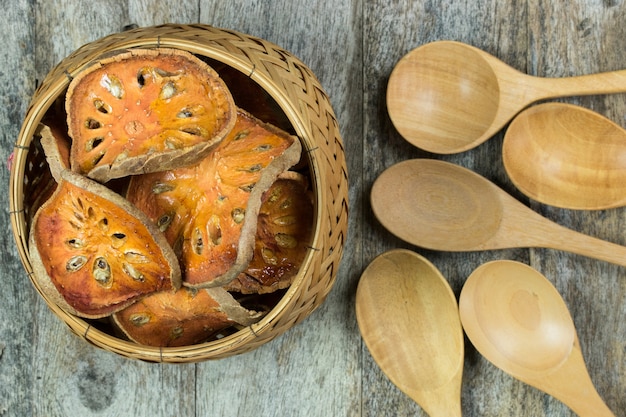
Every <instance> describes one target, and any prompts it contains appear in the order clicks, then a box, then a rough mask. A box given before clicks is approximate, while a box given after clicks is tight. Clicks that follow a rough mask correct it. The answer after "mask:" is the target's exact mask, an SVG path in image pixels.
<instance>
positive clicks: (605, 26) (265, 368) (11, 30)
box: [0, 0, 626, 417]
mask: <svg viewBox="0 0 626 417" xmlns="http://www.w3.org/2000/svg"><path fill="white" fill-rule="evenodd" d="M624 3H625V2H624V1H623V0H574V1H571V2H567V5H565V4H566V2H558V1H557V2H555V1H552V0H508V1H502V0H472V1H453V0H428V1H426V0H413V1H411V0H394V1H389V0H367V1H365V0H352V1H342V0H337V1H332V2H322V1H319V2H315V1H310V0H309V1H303V0H282V1H270V0H254V1H243V0H230V1H217V0H210V1H209V0H202V1H200V0H195V1H185V0H177V1H169V0H167V1H166V0H100V1H93V2H85V1H80V0H39V1H34V0H8V1H5V2H4V3H3V12H2V13H1V14H0V27H2V28H3V29H2V37H3V41H2V44H1V46H0V52H1V55H0V89H1V91H2V94H0V100H1V102H2V105H0V126H1V132H2V136H1V140H2V146H1V147H0V159H2V160H3V161H6V160H7V158H9V155H10V154H11V152H12V149H13V145H14V143H15V141H16V138H17V136H18V132H19V128H20V125H21V122H22V119H23V117H24V114H25V111H26V108H27V105H28V102H29V98H30V97H31V95H32V94H33V92H34V89H35V87H36V85H37V83H38V80H39V81H40V80H42V79H43V78H44V77H45V75H46V74H47V72H48V71H49V70H51V68H52V67H53V66H54V65H55V64H57V63H58V62H59V61H60V60H61V59H62V58H64V57H65V56H67V55H68V54H69V53H71V52H72V51H73V50H75V49H76V48H78V47H80V46H81V45H83V44H85V43H87V42H90V41H92V40H95V39H98V38H101V37H103V36H106V35H108V34H111V33H114V32H119V31H121V30H122V29H123V28H124V27H125V26H127V25H131V24H136V25H139V26H151V25H155V24H160V23H166V22H178V23H205V24H210V25H213V26H217V27H223V28H229V29H234V30H238V31H241V32H244V33H248V34H251V35H255V36H259V37H262V38H265V39H267V40H269V41H272V42H274V43H276V44H278V45H280V46H282V47H283V48H285V49H287V50H289V51H291V52H292V53H293V54H294V55H296V56H297V57H299V58H300V59H301V60H302V61H303V62H304V63H306V64H307V65H308V66H309V67H310V68H311V69H312V70H313V72H314V73H315V74H316V75H317V76H318V78H319V79H320V81H321V83H322V85H323V86H324V88H325V89H326V91H327V92H328V94H329V96H330V98H331V101H332V103H333V106H334V109H335V112H336V114H337V117H338V120H339V125H340V129H341V133H342V136H343V140H344V144H345V153H346V157H347V161H348V169H349V179H350V191H349V192H350V221H349V235H348V238H347V240H346V245H345V252H344V257H343V260H342V263H341V268H340V270H339V272H338V277H337V281H336V284H335V286H334V287H333V290H332V291H331V293H330V295H329V296H328V298H327V299H326V301H325V303H324V304H323V305H322V306H321V307H320V308H319V309H318V310H316V311H315V312H314V313H313V314H312V315H311V316H309V317H308V318H307V319H306V320H305V321H304V322H302V323H301V324H299V325H297V326H296V327H294V328H292V329H290V330H289V331H287V332H286V333H285V334H283V335H282V336H280V337H278V338H277V339H275V340H274V341H272V342H270V343H268V344H266V345H263V346H262V347H260V348H259V349H257V350H255V351H253V352H250V353H247V354H244V355H240V356H236V357H232V358H227V359H223V360H219V361H209V362H202V363H196V364H181V365H172V364H153V363H144V362H140V361H136V360H129V359H126V358H122V357H120V356H117V355H115V354H113V353H109V352H106V351H103V350H101V349H98V348H95V347H92V346H91V345H89V344H87V343H85V342H84V341H82V340H81V339H79V338H78V337H75V336H74V335H72V334H71V333H70V331H69V330H68V329H67V327H66V326H65V325H64V324H62V323H61V321H60V320H59V319H57V318H56V316H54V315H53V314H52V313H51V311H50V310H49V309H48V307H47V306H46V305H45V303H44V302H43V301H42V300H41V299H40V298H39V296H38V295H37V294H36V292H35V290H34V288H33V287H32V285H31V284H30V282H29V280H28V277H27V275H26V274H25V272H24V269H23V267H22V265H21V263H20V261H19V257H18V254H17V250H16V245H15V242H14V239H13V236H12V233H11V228H10V216H9V213H8V209H5V210H4V211H3V212H2V215H1V216H0V220H1V221H2V226H3V230H5V232H4V233H2V235H1V236H0V239H2V246H3V247H4V248H5V249H4V250H3V251H2V253H1V255H0V260H1V261H0V313H1V314H2V320H0V417H7V416H19V417H22V416H46V417H54V416H70V417H74V416H84V417H89V416H135V417H139V416H172V417H175V416H177V417H181V416H291V417H294V416H303V417H316V416H319V417H330V416H333V417H336V416H422V415H425V413H424V412H423V411H422V410H421V409H420V407H419V406H418V405H416V404H415V403H413V402H412V401H411V400H410V399H409V398H408V397H407V396H405V395H404V394H403V393H401V392H400V391H399V390H398V389H397V388H396V387H395V386H394V385H392V384H391V383H390V382H389V381H388V380H387V379H386V378H385V376H384V375H383V374H382V372H381V371H380V369H379V368H378V366H377V365H376V364H375V362H374V361H373V359H372V358H371V356H370V354H369V352H368V350H367V348H366V347H365V345H364V344H363V342H362V340H361V337H360V334H359V331H358V327H357V323H356V319H355V313H354V300H355V290H356V286H357V283H358V281H359V277H360V274H361V272H362V271H363V269H364V268H365V267H366V266H367V264H368V263H369V262H370V261H371V260H372V259H373V258H374V257H375V256H376V255H378V254H380V253H382V252H384V251H386V250H389V249H392V248H397V247H406V248H410V249H413V250H415V251H417V252H419V253H421V254H423V255H425V256H426V257H428V258H429V259H430V260H431V261H432V262H433V263H434V264H435V265H436V266H437V267H438V268H439V269H440V270H441V271H442V273H443V274H444V276H446V277H447V278H448V279H449V281H450V284H451V286H452V288H453V290H454V292H455V294H456V295H457V297H458V295H459V293H460V291H461V288H462V285H463V282H464V280H465V279H466V278H467V276H468V275H469V274H470V273H471V271H472V270H473V269H474V268H476V267H477V266H479V265H480V264H482V263H483V262H486V261H489V260H493V259H514V260H519V261H522V262H525V263H528V264H530V265H532V266H533V267H535V268H537V269H538V270H539V271H541V272H542V273H544V274H545V275H546V276H547V277H548V278H549V279H550V280H551V281H552V282H553V283H554V284H555V285H556V287H557V288H558V290H559V291H560V293H561V294H562V296H563V297H564V299H565V301H566V303H567V305H568V306H569V308H570V310H571V313H572V317H573V319H574V322H575V324H576V326H577V329H578V334H579V337H580V343H581V345H582V351H583V355H584V357H585V359H586V361H587V363H588V368H589V373H590V375H591V378H592V380H593V382H594V384H595V386H596V387H597V390H598V392H599V393H600V395H601V396H602V397H603V398H604V399H605V402H606V403H607V405H608V406H609V407H610V408H611V409H612V410H613V411H614V412H615V415H616V416H625V415H626V269H624V268H623V267H617V266H614V265H610V264H608V263H605V262H601V261H594V260H591V259H587V258H585V257H582V256H575V255H570V254H566V253H564V252H559V251H554V250H539V249H511V250H500V251H489V252H480V253H478V252H476V253H443V252H433V251H426V250H422V249H420V248H415V247H412V246H410V245H408V244H406V243H404V242H402V241H400V240H397V239H395V238H393V237H392V236H391V235H390V234H389V233H388V232H387V231H386V230H384V229H383V228H382V227H381V226H380V225H379V224H378V223H377V221H376V219H375V218H374V217H373V215H372V213H371V210H370V206H369V190H370V187H371V185H372V182H373V181H374V180H375V178H376V177H377V175H379V174H380V173H381V172H382V171H383V170H384V169H385V168H386V167H388V166H390V165H392V164H394V163H396V162H399V161H401V160H405V159H408V158H415V157H427V158H437V159H443V160H447V161H451V162H455V163H458V164H461V165H463V166H465V167H468V168H471V169H473V170H475V171H477V172H479V173H480V174H483V175H484V176H486V177H488V178H489V179H491V180H492V181H494V182H495V183H496V184H498V185H499V186H501V187H502V188H504V189H505V190H507V191H508V192H510V193H511V194H513V195H514V196H515V197H517V198H518V199H520V200H521V201H522V202H524V203H525V204H527V205H528V206H529V207H531V208H532V209H533V210H535V211H537V212H539V213H541V214H542V215H544V216H546V217H548V218H550V219H552V220H554V221H556V222H557V223H559V224H562V225H564V226H567V227H570V228H573V229H575V230H578V231H581V232H584V233H587V234H590V235H594V236H597V237H600V238H603V239H606V240H609V241H612V242H615V243H618V244H622V245H624V244H626V233H624V230H626V211H625V209H613V210H605V211H597V212H585V211H568V210H561V209H556V208H552V207H549V206H545V205H542V204H538V203H535V202H532V201H529V200H528V199H525V198H524V197H523V196H522V195H521V194H520V193H519V192H518V191H517V190H516V189H515V188H514V187H513V185H512V184H511V182H510V181H509V180H508V178H507V176H506V174H505V171H504V169H503V166H502V162H501V156H500V155H501V142H502V132H501V133H499V134H498V135H496V136H495V137H494V138H492V139H491V140H489V141H488V142H487V143H485V144H483V145H481V146H480V147H478V148H476V149H474V150H471V151H468V152H465V153H462V154H457V155H449V156H440V155H434V154H429V153H426V152H424V151H421V150H419V149H416V148H414V147H412V146H411V145H409V144H408V143H407V142H405V141H404V140H403V139H402V138H401V137H400V135H399V134H398V133H397V132H396V131H395V130H394V128H393V126H392V125H391V123H390V121H389V118H388V115H387V112H386V106H385V89H386V83H387V79H388V77H389V74H390V72H391V70H392V68H393V66H394V65H395V63H396V62H397V61H398V60H399V59H400V58H401V57H402V56H403V55H404V54H406V53H407V52H408V51H410V50H411V49H413V48H415V47H417V46H419V45H422V44H424V43H427V42H430V41H435V40H440V39H452V40H458V41H463V42H466V43H469V44H472V45H475V46H477V47H480V48H482V49H484V50H486V51H488V52H489V53H491V54H493V55H495V56H497V57H498V58H500V59H501V60H503V61H504V62H506V63H508V64H509V65H511V66H513V67H515V68H517V69H519V70H521V71H524V72H527V73H529V74H533V75H539V76H547V77H562V76H571V75H578V74H586V73H594V72H599V71H608V70H616V69H620V68H626V54H625V53H624V52H625V51H626V17H625V16H626V14H625V13H626V5H625V4H624ZM625 87H626V86H625ZM563 101H567V102H570V103H575V104H580V105H583V106H586V107H589V108H592V109H594V110H596V111H598V112H600V113H603V114H604V115H606V116H608V117H610V118H611V119H613V120H614V121H615V122H617V123H619V124H622V125H624V126H626V118H625V115H626V95H624V94H617V95H612V96H595V97H582V98H581V97H574V98H567V99H563ZM467 105H468V106H471V105H472V103H467ZM529 169H532V167H531V166H529ZM0 175H1V176H2V179H3V181H4V183H5V184H8V182H9V171H8V169H7V168H6V167H2V169H0ZM0 199H2V204H3V205H4V207H8V205H9V204H8V193H7V192H4V193H0ZM462 403H463V411H464V415H465V416H470V417H471V416H526V417H540V416H551V417H555V416H572V415H574V414H573V413H572V412H571V411H570V410H569V409H568V408H567V407H566V406H564V405H563V404H561V403H560V402H558V401H557V400H555V399H553V398H552V397H549V396H547V395H545V394H543V393H542V392H539V391H538V390H536V389H534V388H531V387H528V386H526V385H524V384H522V383H521V382H518V381H517V380H515V379H513V378H512V377H510V376H508V375H507V374H505V373H504V372H502V371H500V370H499V369H497V368H495V367H494V366H493V365H491V364H490V363H489V362H487V361H486V360H485V359H484V358H483V357H482V356H481V355H480V354H479V353H478V352H477V351H476V350H475V349H474V348H473V347H472V346H471V344H470V343H469V341H467V339H466V359H465V368H464V379H463V388H462Z"/></svg>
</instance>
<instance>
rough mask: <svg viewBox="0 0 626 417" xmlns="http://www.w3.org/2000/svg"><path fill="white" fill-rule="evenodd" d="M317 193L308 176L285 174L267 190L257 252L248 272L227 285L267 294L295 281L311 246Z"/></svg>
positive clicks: (240, 290) (263, 203)
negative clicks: (312, 190) (314, 197)
mask: <svg viewBox="0 0 626 417" xmlns="http://www.w3.org/2000/svg"><path fill="white" fill-rule="evenodd" d="M312 228H313V197H312V196H311V194H310V192H309V190H308V183H307V181H306V178H305V177H304V176H303V175H301V174H298V173H296V172H292V171H289V172H286V173H284V174H282V175H281V176H280V177H279V178H278V179H277V180H276V182H275V183H274V184H272V187H271V188H270V189H269V190H268V191H267V192H266V193H265V194H263V199H262V204H261V210H260V212H259V218H258V223H257V233H256V243H255V247H254V256H253V258H252V261H251V262H250V265H248V267H247V268H246V270H245V272H243V273H241V274H239V276H238V277H237V278H236V279H235V280H233V281H231V282H230V283H229V284H227V285H226V287H225V288H226V289H227V290H229V291H237V292H240V293H242V294H265V293H269V292H273V291H276V290H279V289H283V288H287V287H289V285H291V282H292V280H293V278H294V277H295V276H296V275H297V273H298V270H299V269H300V266H301V265H302V261H303V260H304V256H305V255H306V253H307V250H308V249H309V246H308V245H309V242H310V239H311V232H312Z"/></svg>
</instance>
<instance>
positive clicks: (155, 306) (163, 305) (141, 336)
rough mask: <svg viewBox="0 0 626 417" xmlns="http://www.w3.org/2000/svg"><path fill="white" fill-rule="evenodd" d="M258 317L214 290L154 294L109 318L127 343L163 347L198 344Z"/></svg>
mask: <svg viewBox="0 0 626 417" xmlns="http://www.w3.org/2000/svg"><path fill="white" fill-rule="evenodd" d="M262 315H263V313H258V312H255V311H251V310H248V309H246V308H244V307H242V306H241V305H240V304H239V303H238V302H237V301H236V300H235V299H234V298H233V296H232V295H230V294H229V293H228V292H227V291H226V290H224V289H222V288H219V287H216V288H207V289H200V290H197V289H188V288H183V289H181V290H179V291H177V292H176V293H171V292H159V293H155V294H152V295H149V296H147V297H145V298H142V299H141V300H139V301H137V302H136V303H135V304H133V305H131V306H129V307H127V308H125V309H124V310H121V311H119V312H117V313H115V314H114V315H113V319H114V322H115V324H116V325H117V326H118V327H119V328H120V329H121V330H122V332H123V333H124V334H125V335H126V336H127V337H128V338H129V339H130V340H131V341H133V342H135V343H139V344H142V345H148V346H163V347H165V346H189V345H195V344H198V343H202V342H205V341H207V340H209V339H210V338H211V337H212V336H214V335H215V334H216V333H218V332H220V331H221V330H223V329H226V328H228V327H231V326H233V325H242V326H249V325H251V324H253V323H255V322H257V321H258V320H259V319H260V318H261V316H262Z"/></svg>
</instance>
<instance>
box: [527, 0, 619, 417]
mask: <svg viewBox="0 0 626 417" xmlns="http://www.w3.org/2000/svg"><path fill="white" fill-rule="evenodd" d="M529 21H530V22H531V26H530V28H531V30H530V33H532V34H533V36H532V37H531V43H530V45H529V50H530V52H531V53H530V54H529V57H531V59H530V60H529V67H530V68H531V71H532V73H533V74H536V75H539V76H545V77H566V76H574V75H583V74H592V73H596V72H601V71H610V70H615V69H622V68H626V58H625V57H624V54H623V51H624V47H625V43H624V42H625V40H624V39H625V36H626V29H625V28H624V20H623V7H620V5H619V4H618V3H617V2H610V1H609V2H606V1H605V2H593V3H590V2H584V1H577V2H572V4H570V5H569V7H567V8H563V7H558V5H556V4H553V3H551V2H547V1H541V0H535V1H531V2H530V7H529ZM561 101H565V102H569V103H572V104H577V105H581V106H584V107H588V108H590V109H592V110H595V111H598V112H599V113H601V114H604V115H605V116H607V117H608V118H610V119H612V120H614V121H615V122H616V123H618V124H621V125H622V126H626V123H625V122H626V119H625V118H624V114H626V96H625V95H624V94H617V95H606V96H588V97H569V98H564V99H561ZM533 207H534V208H535V209H537V210H538V211H540V212H542V213H543V214H544V215H546V216H547V217H549V218H552V219H554V220H555V221H557V222H558V223H560V224H563V225H564V226H567V227H570V228H572V229H575V230H579V231H581V232H583V233H587V234H590V235H592V236H597V237H600V238H602V239H606V240H608V241H612V242H615V243H618V244H622V245H623V244H625V243H626V237H625V236H624V233H623V230H624V228H625V227H626V215H625V212H624V210H623V209H614V210H603V211H596V212H587V211H569V210H560V209H556V208H552V207H549V206H544V205H541V204H536V203H533ZM533 265H534V266H535V267H536V268H538V269H539V270H541V271H542V272H544V273H545V274H546V276H548V277H549V279H550V280H551V281H552V282H553V283H554V284H555V285H556V287H557V289H558V290H559V292H560V293H561V294H562V296H563V298H564V299H565V302H566V304H567V305H568V307H569V308H570V311H571V314H572V318H573V319H574V323H575V324H576V327H577V330H578V336H579V338H580V344H581V349H582V352H583V357H584V358H585V359H586V361H587V364H588V368H589V374H590V376H591V379H592V381H593V382H594V384H595V385H596V387H597V390H598V392H599V393H600V395H601V396H602V397H603V398H604V400H605V402H606V403H607V405H608V406H609V408H611V409H612V410H613V411H614V412H615V414H616V415H620V413H623V412H624V410H626V397H624V392H626V385H625V384H626V381H624V378H623V375H624V371H623V369H624V364H625V363H626V360H625V356H624V355H625V352H626V340H625V338H624V335H626V324H625V323H624V317H626V287H625V286H624V280H625V278H626V271H625V270H624V268H620V267H617V266H614V265H610V264H607V263H604V262H598V261H594V260H590V259H586V258H584V257H580V256H574V255H569V254H565V253H557V252H553V251H535V252H534V256H533ZM619 369H622V371H621V372H620V371H619ZM561 415H572V416H573V415H574V414H573V413H571V412H569V410H567V411H564V412H563V414H561Z"/></svg>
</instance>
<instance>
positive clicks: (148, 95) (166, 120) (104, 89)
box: [66, 48, 236, 182]
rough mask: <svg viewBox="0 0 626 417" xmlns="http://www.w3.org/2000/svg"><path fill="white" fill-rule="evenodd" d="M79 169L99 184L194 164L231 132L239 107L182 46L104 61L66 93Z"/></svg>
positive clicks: (75, 166) (74, 165) (132, 52)
mask: <svg viewBox="0 0 626 417" xmlns="http://www.w3.org/2000/svg"><path fill="white" fill-rule="evenodd" d="M66 112H67V123H68V130H69V135H70V137H71V138H72V139H73V144H72V152H71V165H72V170H74V171H75V172H78V173H81V174H86V175H87V176H89V177H91V178H93V179H96V180H98V181H100V182H106V181H108V180H110V179H112V178H120V177H124V176H127V175H134V174H141V173H145V172H154V171H161V170H166V169H171V168H177V167H181V166H186V165H191V164H193V163H196V162H197V161H199V160H200V159H201V158H203V157H204V156H205V155H206V154H207V153H208V152H209V151H210V149H211V148H212V147H213V146H214V145H215V144H217V143H218V142H219V141H221V140H222V139H223V138H224V136H225V135H226V134H227V133H228V132H229V131H230V130H231V129H232V127H233V126H234V123H235V119H236V107H235V103H234V101H233V98H232V95H231V94H230V91H229V90H228V87H227V86H226V84H225V83H224V81H223V80H222V79H221V78H220V77H219V75H218V73H217V72H215V70H213V69H212V68H211V67H209V66H208V65H207V64H206V63H204V62H203V61H202V60H200V59H198V58H197V57H195V56H194V55H192V54H190V53H188V52H185V51H180V50H175V49H164V48H162V49H154V50H153V49H134V50H130V51H129V52H125V53H120V54H117V55H114V56H112V57H109V58H106V59H102V60H101V61H99V62H98V63H97V64H94V65H93V66H91V67H89V68H87V69H86V70H84V71H82V72H81V73H79V75H78V76H77V77H76V78H75V79H74V80H72V82H71V83H70V85H69V87H68V92H67V95H66Z"/></svg>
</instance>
